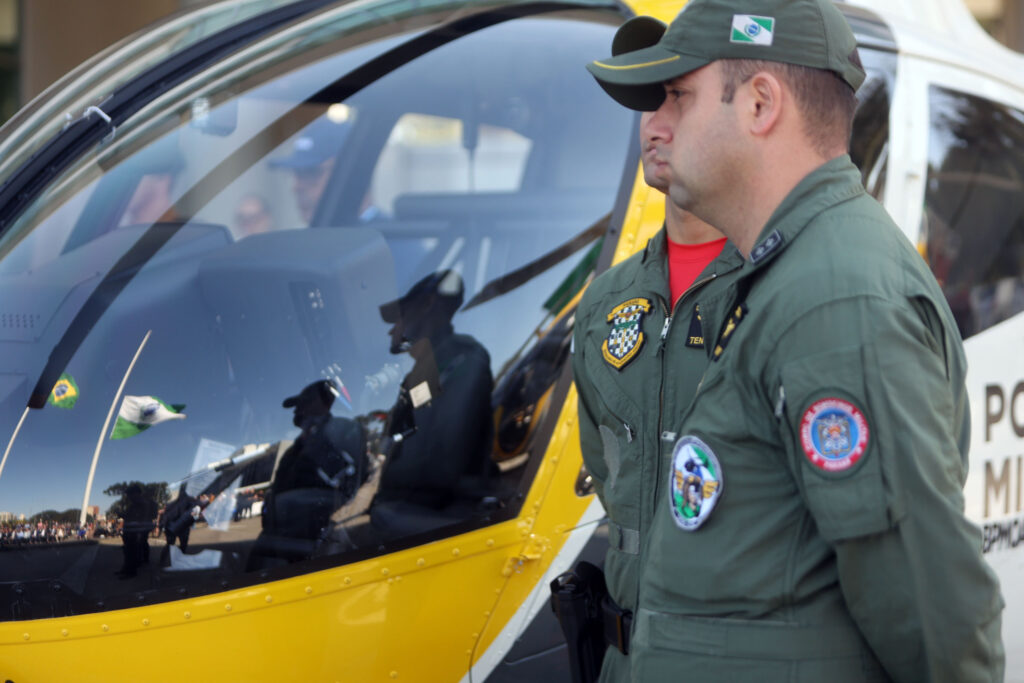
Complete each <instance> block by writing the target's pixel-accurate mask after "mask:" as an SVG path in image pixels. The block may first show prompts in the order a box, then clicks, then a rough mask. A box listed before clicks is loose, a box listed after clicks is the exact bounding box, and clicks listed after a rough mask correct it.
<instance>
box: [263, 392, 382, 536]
mask: <svg viewBox="0 0 1024 683" xmlns="http://www.w3.org/2000/svg"><path fill="white" fill-rule="evenodd" d="M334 397H335V389H334V386H333V385H332V384H331V383H330V382H329V381H327V380H320V381H317V382H313V383H312V384H310V385H308V386H307V387H306V388H304V389H303V390H302V391H301V392H300V393H299V394H298V395H297V396H292V397H290V398H287V399H285V400H284V403H283V404H282V405H283V407H285V408H294V409H295V417H294V418H293V422H294V424H295V426H296V427H299V428H300V429H302V433H301V434H300V435H299V437H298V438H297V439H296V440H295V442H294V443H293V444H292V445H291V447H289V448H288V450H287V451H286V452H285V454H284V455H283V456H282V457H281V462H280V464H279V465H278V467H277V471H276V473H275V474H274V479H273V483H272V484H271V488H270V493H269V494H268V496H267V501H266V503H265V505H264V513H263V529H264V531H265V532H267V533H271V534H275V535H280V536H286V537H289V538H295V539H305V540H317V539H319V538H320V535H321V532H322V530H323V529H324V527H326V526H327V524H328V520H329V518H330V515H331V513H332V512H333V511H334V510H335V509H336V508H337V507H339V506H340V505H341V504H342V503H344V502H345V501H346V500H348V499H349V498H350V497H351V496H352V494H353V493H354V492H355V490H356V488H357V487H358V486H359V484H360V483H362V481H363V479H364V478H365V476H366V469H367V467H366V454H365V448H364V442H365V438H364V436H363V433H362V427H360V426H359V424H358V423H357V422H355V421H353V420H346V419H343V418H335V417H332V416H331V405H332V404H333V403H334Z"/></svg>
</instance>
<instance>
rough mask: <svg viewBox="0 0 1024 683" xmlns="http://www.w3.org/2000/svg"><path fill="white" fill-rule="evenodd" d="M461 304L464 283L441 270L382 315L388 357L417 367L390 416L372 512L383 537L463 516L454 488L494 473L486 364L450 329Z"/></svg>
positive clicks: (484, 356) (473, 343) (469, 341)
mask: <svg viewBox="0 0 1024 683" xmlns="http://www.w3.org/2000/svg"><path fill="white" fill-rule="evenodd" d="M462 300H463V285H462V278H461V277H460V276H459V274H458V273H456V272H455V271H451V270H445V271H440V272H437V273H433V274H431V275H429V276H427V277H426V278H424V279H422V280H420V281H419V282H417V283H416V284H415V285H413V287H412V288H411V289H410V290H409V291H408V292H407V293H406V294H405V295H404V296H403V297H401V298H400V299H397V300H395V301H391V302H388V303H386V304H384V305H382V306H381V307H380V311H381V317H382V318H383V319H384V321H385V322H388V323H391V324H392V328H391V331H390V334H391V353H394V354H398V353H405V352H407V353H409V355H410V356H412V358H413V360H415V365H414V366H413V368H412V370H411V371H410V372H409V373H408V374H407V375H406V376H405V379H404V380H403V381H402V388H401V391H400V393H399V396H398V400H397V401H396V403H395V405H394V406H393V407H392V408H391V411H390V412H389V414H388V423H387V426H386V428H385V437H386V438H385V448H384V452H385V454H386V455H387V462H386V463H385V465H384V471H383V474H382V475H381V481H380V488H379V489H378V491H377V495H376V497H375V499H374V502H373V506H372V508H371V510H370V519H371V522H372V524H373V526H374V528H375V530H376V531H377V532H378V533H380V534H381V535H383V536H385V537H388V536H390V537H395V536H400V535H405V534H409V533H416V532H419V531H426V530H428V529H431V528H435V527H438V526H441V525H443V524H445V523H447V522H451V521H453V517H454V518H457V517H459V516H461V515H460V514H459V513H458V512H457V511H453V504H454V503H456V501H457V499H458V497H459V493H460V484H464V483H465V482H467V481H468V480H473V481H474V482H479V481H480V480H481V479H486V477H487V475H489V474H490V471H491V469H492V468H493V467H494V465H493V463H492V462H491V459H490V457H489V455H490V451H491V442H492V439H493V434H494V426H493V423H492V418H491V389H492V384H493V380H492V377H491V368H490V363H491V360H490V356H489V355H488V353H487V350H486V349H485V348H484V347H483V346H482V345H481V344H480V342H478V341H477V340H476V339H474V338H473V337H470V336H468V335H464V334H456V333H455V330H454V328H453V327H452V316H454V315H455V312H456V311H457V310H458V309H459V307H460V306H461V305H462Z"/></svg>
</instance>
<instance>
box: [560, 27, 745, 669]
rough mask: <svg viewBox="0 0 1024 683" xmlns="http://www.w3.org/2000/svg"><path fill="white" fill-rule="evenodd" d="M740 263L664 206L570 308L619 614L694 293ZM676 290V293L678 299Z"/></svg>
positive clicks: (679, 386)
mask: <svg viewBox="0 0 1024 683" xmlns="http://www.w3.org/2000/svg"><path fill="white" fill-rule="evenodd" d="M664 32H665V24H664V23H662V22H660V21H657V20H655V19H652V18H651V17H637V18H634V19H632V20H630V21H628V22H627V23H625V24H624V25H623V26H622V27H620V28H619V30H618V31H617V32H616V34H615V38H614V40H613V42H612V52H613V53H618V52H625V51H627V50H635V49H638V48H640V47H648V46H651V45H654V44H655V43H656V42H657V41H658V40H659V39H660V38H661V36H662V34H663V33H664ZM662 100H665V98H664V97H662ZM656 109H657V110H656V111H649V112H644V113H643V115H642V116H641V120H640V146H641V154H642V157H641V159H642V163H643V171H644V180H645V181H646V182H647V184H648V185H650V186H651V187H653V188H655V189H657V190H660V191H662V192H667V191H668V186H669V177H668V164H667V161H666V160H665V159H664V158H662V156H661V155H660V154H659V152H658V147H659V145H662V144H664V143H666V142H670V141H671V138H672V128H673V126H674V124H675V118H676V111H675V107H674V105H673V103H671V102H668V101H665V106H664V107H661V108H656ZM670 251H671V252H680V251H682V252H689V253H691V254H692V255H693V257H694V261H693V264H692V266H691V267H690V269H689V271H687V272H678V271H679V270H680V266H679V265H678V261H674V262H670V258H669V252H670ZM716 256H717V258H716ZM742 262H743V260H742V257H741V256H740V255H739V253H738V252H737V251H736V249H735V247H733V246H732V245H729V244H726V243H725V239H724V237H723V236H722V234H721V233H720V232H718V231H717V230H715V229H714V228H713V227H711V226H710V225H708V224H707V223H705V222H704V221H702V220H700V219H699V218H697V217H696V216H694V215H693V214H690V213H688V212H686V211H683V210H681V209H679V207H677V206H675V205H674V204H672V203H671V202H669V201H666V202H665V227H664V229H663V230H661V231H660V232H659V233H658V234H657V235H655V236H654V237H653V238H652V239H651V240H650V241H649V243H648V244H647V247H646V249H645V250H644V251H643V252H642V253H639V254H636V255H634V256H633V257H632V258H630V259H628V260H626V261H625V262H623V263H621V264H619V265H618V266H616V267H614V268H612V269H611V270H610V271H608V272H606V273H604V274H602V275H601V276H600V277H599V278H597V279H596V280H595V281H594V282H593V283H592V284H591V285H590V287H589V288H588V289H587V291H586V293H585V294H584V297H583V299H582V301H581V303H580V306H579V309H578V311H577V314H576V324H575V335H576V336H575V341H574V349H575V352H574V355H573V373H574V378H575V381H576V386H577V390H578V393H579V399H580V404H579V408H580V410H579V413H580V439H581V445H582V449H583V454H584V457H585V459H586V463H587V467H588V470H589V472H590V473H591V476H592V477H593V480H594V482H595V485H596V489H597V492H598V495H599V496H600V498H601V502H602V503H603V504H604V507H605V510H606V512H607V514H608V520H609V521H608V528H609V540H610V544H611V548H610V549H609V551H608V554H607V557H606V560H605V567H604V569H605V575H606V581H607V584H608V589H609V594H610V596H611V598H612V599H613V600H614V601H615V603H616V604H617V605H618V606H619V607H620V608H622V609H627V610H633V609H635V607H636V601H637V593H638V586H639V584H638V580H637V579H638V573H639V566H640V563H641V562H642V555H641V548H642V543H641V539H642V537H643V535H645V534H646V533H647V529H648V528H649V526H650V522H651V512H652V511H653V499H652V496H653V493H654V491H655V489H656V486H657V483H656V482H657V481H658V480H659V479H660V477H657V475H656V473H657V472H658V471H660V470H662V469H664V466H665V465H666V463H667V462H668V461H667V459H668V457H669V456H670V455H671V450H672V446H673V444H672V443H671V442H664V441H662V440H661V439H660V438H659V437H658V435H659V434H660V432H661V428H660V427H659V422H660V421H661V418H660V412H661V409H662V405H664V406H665V408H666V409H667V410H673V411H678V410H682V409H683V408H685V407H686V406H687V405H689V402H690V400H691V398H692V397H693V395H694V393H695V392H696V389H697V382H698V380H699V379H700V376H701V374H702V373H703V371H704V368H705V367H706V366H707V364H708V359H707V355H706V354H705V352H704V348H703V345H704V342H703V331H702V328H701V324H700V317H699V314H698V312H697V310H696V308H695V304H694V302H695V298H694V297H695V296H696V294H697V293H698V292H703V291H714V290H716V289H718V288H721V287H723V286H724V285H725V283H726V282H727V281H728V280H729V279H730V276H731V274H733V273H735V272H737V271H738V269H739V267H740V266H741V265H742ZM684 270H685V268H684ZM694 276H695V277H694ZM680 277H682V278H684V279H683V280H682V281H679V280H678V278H680ZM673 278H676V282H674V283H673V282H671V281H672V279H673ZM691 280H692V281H691ZM676 290H681V291H683V294H682V295H681V296H678V298H676V297H675V296H673V292H675V291H676ZM626 635H627V636H628V634H626ZM616 645H618V644H616ZM629 665H630V663H629V659H628V658H627V657H626V656H625V655H624V654H623V653H622V652H621V651H620V650H619V649H618V647H616V646H613V647H609V648H608V649H607V650H606V651H605V658H604V662H603V664H602V667H601V678H600V680H601V681H609V682H611V681H622V680H626V679H628V677H629Z"/></svg>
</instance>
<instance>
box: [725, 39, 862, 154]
mask: <svg viewBox="0 0 1024 683" xmlns="http://www.w3.org/2000/svg"><path fill="white" fill-rule="evenodd" d="M850 61H851V62H853V63H855V64H856V65H857V66H860V56H859V55H858V54H857V51H856V50H854V52H853V54H851V55H850ZM720 62H721V69H722V71H721V76H722V102H726V103H728V102H732V100H733V97H735V95H736V88H738V87H739V86H740V84H741V83H746V82H747V81H749V80H750V79H751V78H753V77H754V75H755V74H757V73H758V72H761V71H767V72H769V73H771V74H772V75H774V76H775V77H776V78H778V79H779V80H780V81H782V82H783V83H784V84H785V85H786V87H787V88H788V89H789V91H790V92H791V93H793V99H795V100H796V104H797V106H798V107H799V108H800V112H801V113H802V114H803V118H804V134H805V135H807V138H808V140H810V142H811V144H812V145H814V148H815V149H816V150H817V151H818V152H819V153H821V154H823V155H827V154H828V153H829V152H830V151H831V150H833V149H835V147H836V146H837V145H842V147H843V148H844V149H846V148H847V147H848V146H849V142H850V133H851V131H852V127H853V114H854V112H855V111H856V109H857V96H856V95H855V94H854V91H853V89H852V88H851V87H850V86H849V84H847V83H846V82H845V81H844V80H843V79H842V78H840V77H839V75H838V74H836V73H835V72H833V71H828V70H825V69H815V68H812V67H807V66H800V65H798V64H787V63H783V62H772V61H766V60H761V59H722V60H720Z"/></svg>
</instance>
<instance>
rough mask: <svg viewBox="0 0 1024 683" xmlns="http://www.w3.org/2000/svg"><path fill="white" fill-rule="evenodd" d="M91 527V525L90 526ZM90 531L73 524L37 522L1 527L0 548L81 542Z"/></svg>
mask: <svg viewBox="0 0 1024 683" xmlns="http://www.w3.org/2000/svg"><path fill="white" fill-rule="evenodd" d="M90 526H91V525H90ZM88 535H89V529H88V528H87V527H85V526H79V525H78V524H73V523H71V522H36V523H35V524H32V523H25V524H14V525H7V524H5V525H3V526H0V548H5V547H11V546H24V545H39V544H46V543H63V542H64V541H76V540H78V541H81V540H85V539H86V538H87V537H88Z"/></svg>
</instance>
